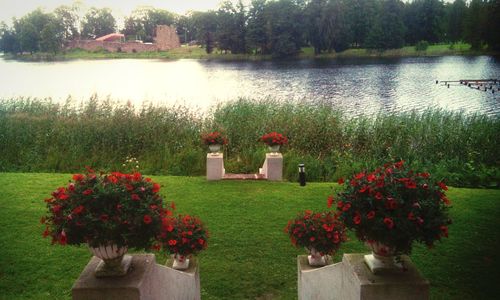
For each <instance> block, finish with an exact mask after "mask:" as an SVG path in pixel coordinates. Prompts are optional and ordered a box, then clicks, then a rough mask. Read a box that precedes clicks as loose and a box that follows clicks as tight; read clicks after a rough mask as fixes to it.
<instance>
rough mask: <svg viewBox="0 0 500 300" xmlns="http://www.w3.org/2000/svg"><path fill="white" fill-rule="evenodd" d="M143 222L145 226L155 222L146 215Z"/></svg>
mask: <svg viewBox="0 0 500 300" xmlns="http://www.w3.org/2000/svg"><path fill="white" fill-rule="evenodd" d="M143 221H144V223H145V224H151V222H152V221H153V219H152V218H151V216H150V215H144V218H143Z"/></svg>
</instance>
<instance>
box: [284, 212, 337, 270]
mask: <svg viewBox="0 0 500 300" xmlns="http://www.w3.org/2000/svg"><path fill="white" fill-rule="evenodd" d="M285 233H286V234H288V236H289V237H290V241H291V242H292V245H294V246H295V247H304V248H305V249H306V250H307V251H308V252H309V255H308V256H307V262H308V264H309V265H310V266H312V267H322V266H325V265H327V264H328V262H329V260H330V259H329V256H330V255H333V254H334V253H335V252H336V251H337V250H338V249H339V248H340V246H341V245H342V243H343V242H345V241H346V239H347V237H346V233H345V227H344V225H343V224H342V223H340V222H339V221H338V220H337V217H336V216H335V214H334V213H333V212H316V213H314V212H312V211H310V210H306V211H304V212H301V213H299V214H297V217H296V218H295V219H293V220H290V221H288V224H287V226H286V227H285Z"/></svg>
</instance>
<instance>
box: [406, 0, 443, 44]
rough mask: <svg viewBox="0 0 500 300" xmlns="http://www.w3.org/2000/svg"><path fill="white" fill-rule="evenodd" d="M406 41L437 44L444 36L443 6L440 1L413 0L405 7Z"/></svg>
mask: <svg viewBox="0 0 500 300" xmlns="http://www.w3.org/2000/svg"><path fill="white" fill-rule="evenodd" d="M405 10H406V14H405V17H406V22H405V24H406V27H407V32H406V41H407V42H409V43H410V44H415V43H417V42H418V41H428V42H431V43H437V42H439V41H441V40H442V39H443V36H444V4H443V2H442V1H440V0H415V1H413V2H412V3H411V4H409V5H407V6H406V7H405Z"/></svg>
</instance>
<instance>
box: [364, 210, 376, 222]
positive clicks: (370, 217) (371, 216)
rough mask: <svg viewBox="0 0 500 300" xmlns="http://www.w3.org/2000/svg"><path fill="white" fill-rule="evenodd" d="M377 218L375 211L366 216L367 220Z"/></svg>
mask: <svg viewBox="0 0 500 300" xmlns="http://www.w3.org/2000/svg"><path fill="white" fill-rule="evenodd" d="M374 217H375V212H374V211H373V210H371V211H369V212H368V213H367V214H366V218H367V219H369V220H370V219H373V218H374Z"/></svg>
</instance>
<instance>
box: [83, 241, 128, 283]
mask: <svg viewBox="0 0 500 300" xmlns="http://www.w3.org/2000/svg"><path fill="white" fill-rule="evenodd" d="M89 249H90V252H92V254H94V255H95V256H96V257H98V258H100V259H101V262H99V264H98V265H97V267H96V269H95V276H96V277H118V276H125V275H126V274H127V272H128V270H129V268H130V264H131V262H132V256H130V255H125V253H127V250H128V248H127V247H118V246H117V245H115V244H111V245H105V246H99V247H95V248H93V247H89Z"/></svg>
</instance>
